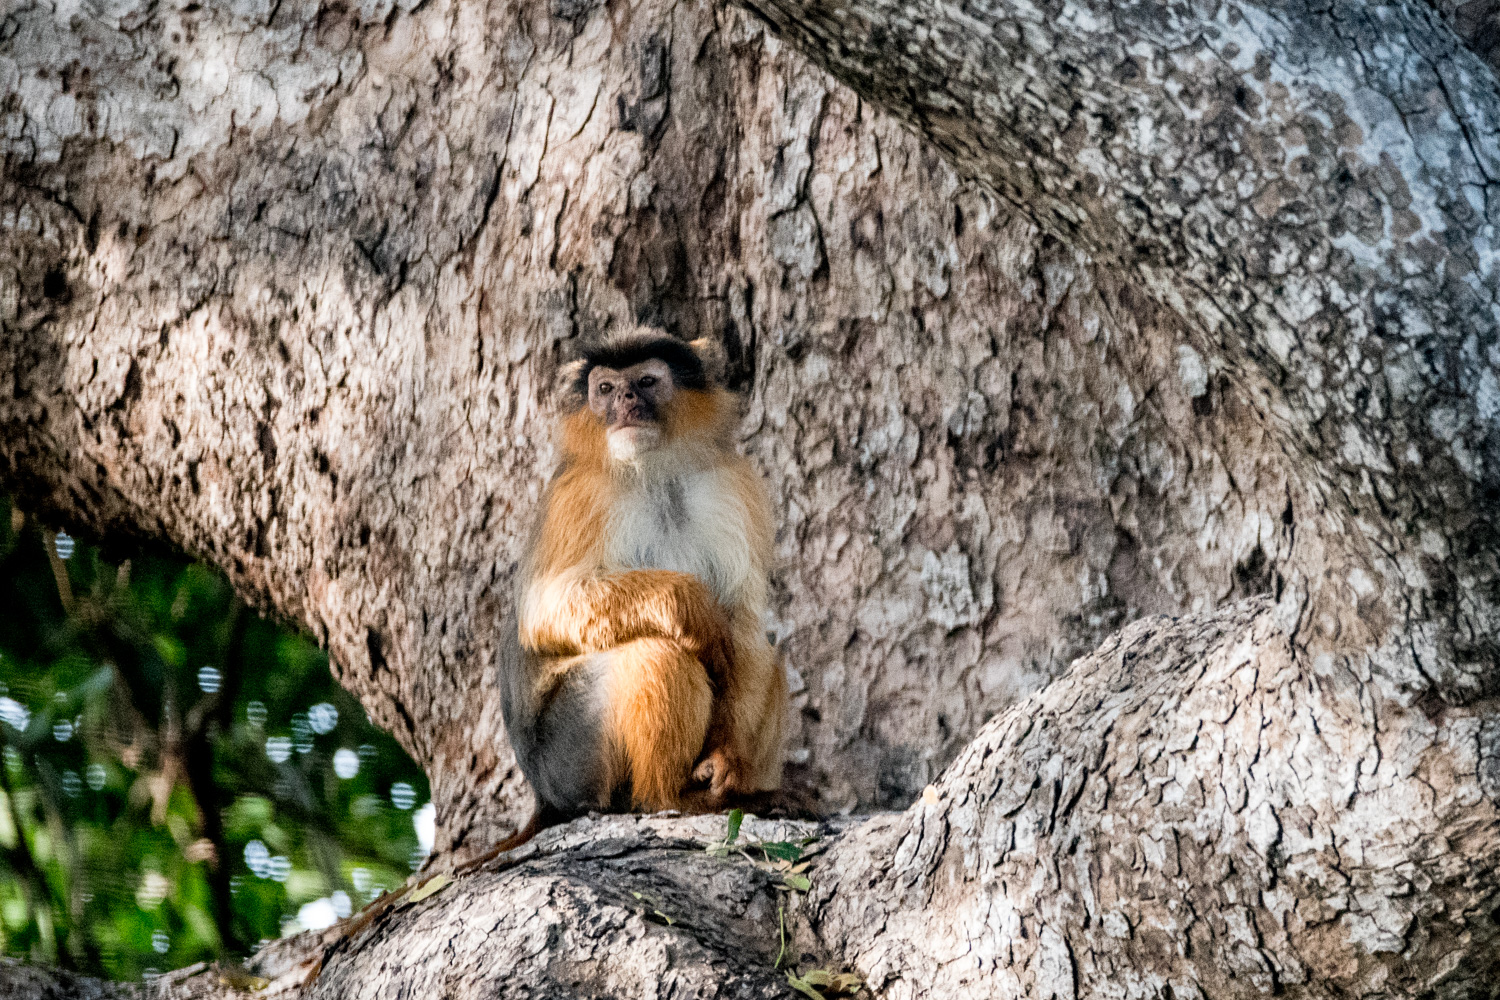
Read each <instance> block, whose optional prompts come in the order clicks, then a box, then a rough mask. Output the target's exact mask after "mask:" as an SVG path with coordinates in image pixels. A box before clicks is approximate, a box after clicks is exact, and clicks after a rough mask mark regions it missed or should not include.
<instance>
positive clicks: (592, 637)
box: [501, 328, 786, 840]
mask: <svg viewBox="0 0 1500 1000" xmlns="http://www.w3.org/2000/svg"><path fill="white" fill-rule="evenodd" d="M580 354H581V357H580V358H579V360H577V361H575V362H574V363H573V364H571V365H569V366H568V368H567V369H566V370H565V377H566V378H567V380H568V393H569V406H568V412H567V414H566V415H565V416H564V418H563V421H562V440H561V451H562V464H561V466H560V467H559V469H558V470H557V473H556V475H555V476H554V477H553V479H552V482H551V485H550V486H549V487H548V489H547V493H546V496H545V498H544V500H543V505H542V511H541V516H540V518H539V520H538V522H537V525H536V528H535V530H534V532H533V536H532V539H531V541H530V544H529V546H528V548H527V552H526V555H525V557H524V559H523V561H522V563H521V566H520V571H519V574H518V579H517V589H516V616H515V621H514V622H513V623H511V624H510V625H508V626H507V630H506V631H507V635H506V637H505V638H506V641H505V644H504V655H503V656H502V664H501V673H502V677H501V682H502V692H503V707H504V715H505V725H506V729H507V730H508V732H509V734H510V740H511V745H512V746H513V747H514V748H515V752H516V759H517V760H518V761H519V762H520V766H521V770H522V772H524V773H525V775H526V777H527V779H528V780H529V781H530V782H531V786H532V788H533V789H534V790H535V793H536V797H537V811H536V815H534V816H533V818H532V822H531V823H530V824H529V825H528V827H527V830H526V831H524V832H523V834H522V835H520V837H518V838H516V839H517V840H520V839H524V837H526V836H529V834H530V833H534V832H535V830H537V829H540V828H541V827H542V826H545V825H548V824H549V823H551V822H556V821H558V820H560V819H562V818H565V817H567V816H570V815H575V814H577V813H581V812H585V811H588V810H590V809H617V810H618V809H646V810H656V809H711V808H717V807H719V806H720V805H722V804H723V803H725V802H726V801H727V800H728V799H729V798H730V797H732V796H734V795H737V794H748V793H754V792H759V791H769V790H773V789H775V788H777V787H778V786H779V784H780V781H781V730H782V724H783V715H784V714H785V710H786V681H785V678H784V676H783V674H782V671H781V669H780V668H779V666H778V665H777V663H776V661H775V657H774V655H773V653H772V650H771V646H770V643H769V642H768V641H767V639H766V636H765V632H764V626H763V624H762V614H763V612H764V610H765V604H766V574H767V569H768V563H769V561H770V555H771V545H772V534H773V529H772V523H771V512H770V505H769V503H768V501H767V499H766V495H765V491H764V489H763V488H762V486H761V483H760V480H759V478H758V477H757V476H756V474H755V472H754V471H753V470H752V469H751V467H750V463H749V462H748V461H746V460H745V459H744V458H743V457H742V456H740V455H739V454H737V453H736V452H735V450H734V446H733V444H732V442H731V440H730V431H731V427H732V422H733V418H734V402H733V397H732V396H731V395H730V393H729V392H728V391H726V390H725V389H724V388H723V387H722V384H721V375H720V372H719V370H718V368H719V366H718V365H717V364H716V363H715V359H714V358H712V357H711V356H710V355H709V353H708V347H707V345H706V343H705V342H703V341H694V342H693V343H692V344H688V343H685V342H683V341H681V340H677V339H676V338H673V337H670V336H667V335H666V334H664V333H661V332H660V331H655V330H650V329H647V328H637V329H633V330H629V331H627V332H624V333H620V334H615V335H613V336H610V337H607V338H605V339H602V340H598V341H595V342H592V343H589V344H587V345H585V346H584V347H583V349H582V350H581V352H580Z"/></svg>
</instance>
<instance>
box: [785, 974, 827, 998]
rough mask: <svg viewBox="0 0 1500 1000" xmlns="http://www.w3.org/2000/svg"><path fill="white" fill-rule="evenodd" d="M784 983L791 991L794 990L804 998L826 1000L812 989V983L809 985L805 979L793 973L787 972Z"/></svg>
mask: <svg viewBox="0 0 1500 1000" xmlns="http://www.w3.org/2000/svg"><path fill="white" fill-rule="evenodd" d="M786 981H787V984H788V985H790V986H791V988H792V989H794V990H796V991H797V992H798V993H802V994H805V995H806V996H809V997H812V1000H826V998H825V997H824V996H823V994H821V993H819V992H818V991H817V990H815V989H813V985H812V983H809V982H808V981H807V980H806V979H803V978H801V977H800V976H797V975H796V974H794V973H791V972H788V973H787V974H786Z"/></svg>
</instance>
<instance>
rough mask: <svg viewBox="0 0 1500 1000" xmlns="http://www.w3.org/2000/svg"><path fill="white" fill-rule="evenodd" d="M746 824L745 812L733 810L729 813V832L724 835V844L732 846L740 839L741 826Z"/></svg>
mask: <svg viewBox="0 0 1500 1000" xmlns="http://www.w3.org/2000/svg"><path fill="white" fill-rule="evenodd" d="M743 822H745V810H743V809H731V810H730V811H729V832H728V833H726V834H725V835H724V843H726V844H732V843H734V842H735V841H736V840H738V839H739V836H740V824H741V823H743Z"/></svg>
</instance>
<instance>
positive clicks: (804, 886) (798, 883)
mask: <svg viewBox="0 0 1500 1000" xmlns="http://www.w3.org/2000/svg"><path fill="white" fill-rule="evenodd" d="M781 877H782V878H783V879H784V880H785V881H786V884H787V885H789V886H791V887H792V888H793V889H796V890H797V891H798V892H806V891H807V890H809V889H811V888H812V882H811V881H809V880H808V878H807V876H806V875H793V874H792V873H791V872H787V873H786V874H785V875H783V876H781Z"/></svg>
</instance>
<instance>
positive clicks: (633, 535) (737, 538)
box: [605, 469, 754, 604]
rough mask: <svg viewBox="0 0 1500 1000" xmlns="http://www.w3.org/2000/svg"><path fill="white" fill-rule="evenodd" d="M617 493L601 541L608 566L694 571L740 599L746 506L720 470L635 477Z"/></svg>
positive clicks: (744, 582)
mask: <svg viewBox="0 0 1500 1000" xmlns="http://www.w3.org/2000/svg"><path fill="white" fill-rule="evenodd" d="M617 496H618V499H617V500H616V501H615V505H614V507H613V509H612V510H611V511H610V520H609V526H608V529H607V535H606V540H605V556H606V558H607V559H608V561H609V562H610V564H611V568H617V569H669V570H675V571H677V572H679V573H691V574H692V575H693V576H696V577H698V578H699V579H700V580H702V581H703V582H704V583H706V584H708V586H709V587H710V588H711V589H712V590H713V591H714V593H715V594H717V595H718V597H719V600H721V601H723V602H724V603H726V604H735V603H738V602H740V601H741V600H743V598H744V596H745V589H746V588H747V587H748V586H750V585H751V583H752V581H751V574H752V573H753V572H754V570H753V566H752V561H751V557H750V540H749V536H748V534H747V532H746V528H747V517H748V512H747V511H745V510H744V509H743V505H742V504H741V503H739V502H738V500H737V498H736V497H735V494H734V492H733V490H731V489H730V488H729V484H728V483H726V482H724V481H723V477H722V474H721V473H720V472H719V471H718V470H715V469H709V470H704V471H700V472H690V473H686V474H682V475H651V474H643V475H639V476H635V477H632V479H631V482H630V483H629V485H628V486H627V487H626V488H625V489H623V490H621V491H620V493H619V494H618V495H617Z"/></svg>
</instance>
